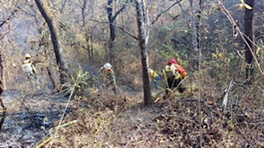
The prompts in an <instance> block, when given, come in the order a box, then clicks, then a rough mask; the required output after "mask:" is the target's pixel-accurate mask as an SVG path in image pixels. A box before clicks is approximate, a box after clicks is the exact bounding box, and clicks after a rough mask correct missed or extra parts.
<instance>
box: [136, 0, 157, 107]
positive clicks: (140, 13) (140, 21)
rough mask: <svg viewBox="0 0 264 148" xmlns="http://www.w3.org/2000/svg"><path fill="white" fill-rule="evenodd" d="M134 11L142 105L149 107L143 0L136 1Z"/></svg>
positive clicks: (150, 98) (146, 29) (150, 101)
mask: <svg viewBox="0 0 264 148" xmlns="http://www.w3.org/2000/svg"><path fill="white" fill-rule="evenodd" d="M135 3H136V11H137V25H138V43H139V48H140V53H141V64H142V74H143V89H144V105H145V106H149V105H151V104H153V100H152V97H151V89H150V80H149V74H148V69H147V68H148V49H147V42H148V34H149V33H148V31H149V29H148V28H146V26H147V25H148V24H147V23H148V16H147V9H146V7H145V4H144V0H136V1H135Z"/></svg>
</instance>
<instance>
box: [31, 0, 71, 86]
mask: <svg viewBox="0 0 264 148" xmlns="http://www.w3.org/2000/svg"><path fill="white" fill-rule="evenodd" d="M35 2H36V4H37V6H38V9H39V11H40V13H41V15H42V16H43V18H44V19H45V21H46V23H47V24H48V27H49V31H50V35H51V40H52V44H53V50H54V53H55V57H56V63H57V65H58V67H59V69H60V84H64V83H65V76H64V75H63V73H62V72H63V71H66V67H65V64H64V62H63V61H62V58H61V55H62V48H61V45H60V42H59V38H58V34H59V31H58V28H57V25H56V22H55V20H54V18H53V16H52V15H51V13H50V12H49V10H50V9H49V7H48V6H47V4H46V3H41V2H40V1H39V0H35Z"/></svg>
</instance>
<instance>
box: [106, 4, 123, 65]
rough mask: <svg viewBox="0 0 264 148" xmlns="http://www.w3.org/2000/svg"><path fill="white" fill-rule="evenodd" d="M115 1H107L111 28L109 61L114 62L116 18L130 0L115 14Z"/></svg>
mask: <svg viewBox="0 0 264 148" xmlns="http://www.w3.org/2000/svg"><path fill="white" fill-rule="evenodd" d="M113 2H114V1H113V0H108V2H107V15H108V21H109V30H110V40H109V44H108V48H109V51H108V57H109V61H110V62H113V59H114V41H115V37H116V34H115V20H116V18H117V16H118V15H119V14H120V13H121V12H122V11H123V10H124V9H125V7H126V3H127V2H128V0H126V2H125V4H123V6H122V7H121V8H120V9H119V10H118V11H116V13H115V14H114V3H113Z"/></svg>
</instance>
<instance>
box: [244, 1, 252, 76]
mask: <svg viewBox="0 0 264 148" xmlns="http://www.w3.org/2000/svg"><path fill="white" fill-rule="evenodd" d="M245 3H246V4H248V5H249V6H250V7H251V8H252V9H245V15H244V29H245V31H244V32H245V36H246V38H245V39H246V42H245V59H246V63H247V67H246V78H249V76H252V74H253V73H252V72H253V68H252V61H253V55H252V54H253V52H254V45H253V43H254V31H253V18H254V9H253V7H254V0H246V1H245Z"/></svg>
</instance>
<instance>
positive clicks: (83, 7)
mask: <svg viewBox="0 0 264 148" xmlns="http://www.w3.org/2000/svg"><path fill="white" fill-rule="evenodd" d="M86 7H87V0H83V4H82V8H81V9H82V22H83V27H84V26H85V9H86Z"/></svg>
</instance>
